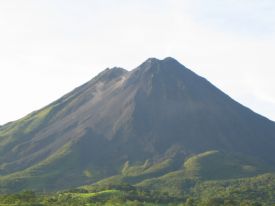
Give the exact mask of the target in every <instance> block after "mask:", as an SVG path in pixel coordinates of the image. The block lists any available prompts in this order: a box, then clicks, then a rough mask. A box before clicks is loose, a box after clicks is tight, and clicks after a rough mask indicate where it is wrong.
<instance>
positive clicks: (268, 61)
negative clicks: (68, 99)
mask: <svg viewBox="0 0 275 206" xmlns="http://www.w3.org/2000/svg"><path fill="white" fill-rule="evenodd" d="M274 54H275V1H274V0H223V1H221V0H207V1H205V0H150V1H148V0H131V1H130V0H47V1H44V0H24V1H22V0H0V95H1V99H0V125H1V124H4V123H6V122H9V121H14V120H16V119H19V118H21V117H23V116H24V115H26V114H28V113H30V112H32V111H34V110H38V109H40V108H41V107H43V106H45V105H47V104H49V103H51V102H52V101H54V100H56V99H58V98H59V97H61V96H62V95H64V94H66V93H68V92H70V91H71V90H72V89H74V88H75V87H77V86H80V85H81V84H83V83H85V82H86V81H88V80H90V79H92V78H93V77H94V76H95V75H96V74H98V73H99V72H100V71H102V70H104V69H105V68H107V67H114V66H119V67H123V68H125V69H128V70H132V69H134V68H135V67H137V66H139V65H140V64H141V63H142V62H143V61H145V60H146V59H147V58H149V57H156V58H159V59H162V58H165V57H167V56H171V57H174V58H176V59H177V60H178V61H179V62H181V63H182V64H183V65H185V66H186V67H188V68H189V69H191V70H193V71H194V72H196V73H197V74H199V75H201V76H203V77H205V78H207V79H208V80H209V81H211V82H212V83H213V84H214V85H216V86H217V87H219V88H220V89H221V90H223V91H224V92H225V93H227V94H229V95H230V96H231V97H232V98H234V99H235V100H237V101H239V102H240V103H242V104H244V105H245V106H247V107H249V108H251V109H252V110H253V111H255V112H257V113H260V114H261V115H264V116H266V117H268V118H269V119H271V120H273V121H274V120H275V92H274V91H275V83H274V79H275V78H274V77H275V61H274Z"/></svg>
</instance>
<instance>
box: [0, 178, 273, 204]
mask: <svg viewBox="0 0 275 206" xmlns="http://www.w3.org/2000/svg"><path fill="white" fill-rule="evenodd" d="M171 178H173V177H171ZM174 184H175V182H174V183H173V181H172V182H170V183H169V184H167V185H162V186H161V187H159V188H158V189H157V188H155V189H153V190H151V189H150V188H146V187H140V186H133V185H129V184H116V185H104V186H103V185H101V186H100V185H95V186H90V187H89V188H88V187H87V188H86V189H84V188H78V189H72V190H70V191H64V192H57V193H52V194H35V193H33V192H30V191H25V192H21V193H19V194H12V195H1V196H0V205H3V206H4V205H10V206H11V205H25V206H57V205H58V206H62V205H64V206H69V205H70V206H75V205H79V206H81V205H90V206H93V205H94V206H95V205H98V206H99V205H129V206H139V205H140V206H141V205H147V206H153V205H163V206H164V205H167V206H168V205H169V206H172V205H179V206H195V205H198V206H236V205H240V206H272V205H275V195H274V194H275V175H274V174H265V175H261V176H256V177H252V178H241V179H235V180H218V181H201V180H197V179H186V180H185V181H181V184H182V186H183V187H181V190H180V191H181V192H180V193H178V191H179V190H178V191H176V192H173V190H170V187H173V186H174V187H178V186H180V185H181V184H180V183H177V185H174ZM184 184H188V186H187V185H185V186H184ZM168 191H169V192H168Z"/></svg>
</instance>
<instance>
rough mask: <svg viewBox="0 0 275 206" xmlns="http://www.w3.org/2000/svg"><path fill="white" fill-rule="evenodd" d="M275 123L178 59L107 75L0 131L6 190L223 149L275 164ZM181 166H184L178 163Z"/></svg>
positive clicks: (91, 177)
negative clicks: (242, 103)
mask: <svg viewBox="0 0 275 206" xmlns="http://www.w3.org/2000/svg"><path fill="white" fill-rule="evenodd" d="M274 148H275V123H274V122H272V121H270V120H268V119H266V118H264V117H262V116H260V115H258V114H256V113H254V112H253V111H251V110H249V109H248V108H246V107H244V106H242V105H241V104H239V103H237V102H236V101H234V100H233V99H231V98H230V97H229V96H227V95H226V94H224V93H223V92H222V91H220V90H219V89H217V88H216V87H215V86H213V85H212V84H211V83H210V82H208V81H207V80H206V79H204V78H202V77H200V76H198V75H196V74H195V73H193V72H192V71H190V70H189V69H187V68H186V67H184V66H183V65H181V64H180V63H179V62H178V61H176V60H175V59H173V58H170V57H169V58H165V59H163V60H158V59H155V58H150V59H148V60H146V61H145V62H144V63H143V64H141V65H140V66H139V67H137V68H136V69H134V70H132V71H130V72H129V71H126V70H124V69H122V68H112V69H106V70H104V71H103V72H102V73H100V74H99V75H98V76H96V77H95V78H93V79H92V80H91V81H89V82H87V83H86V84H84V85H82V86H80V87H78V88H76V89H75V90H74V91H72V92H70V93H68V94H67V95H65V96H64V97H62V98H61V99H59V100H57V101H55V102H53V103H52V104H50V105H49V106H47V107H45V108H43V109H41V110H39V111H36V112H33V113H31V114H30V115H28V116H26V117H24V118H22V119H20V120H18V121H15V122H11V123H8V124H6V125H4V126H2V127H0V175H1V176H0V185H1V187H2V188H4V189H3V190H20V189H23V188H35V189H49V190H52V189H59V188H68V187H71V186H78V185H81V184H87V183H93V182H95V181H98V180H100V179H102V178H106V177H109V176H112V175H116V174H120V173H121V171H122V170H123V168H124V169H125V166H127V165H129V164H130V165H135V164H141V163H142V164H143V163H144V164H149V165H154V164H157V163H159V162H162V161H165V160H167V159H173V161H174V163H173V167H174V168H176V167H178V165H180V164H181V163H182V162H183V161H184V159H186V158H187V157H189V156H190V155H194V154H199V153H203V152H206V151H210V150H218V151H221V152H223V153H230V154H238V155H243V156H247V157H251V158H255V159H257V161H260V162H264V163H265V164H269V165H274V163H275V149H274ZM179 162H180V163H179Z"/></svg>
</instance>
